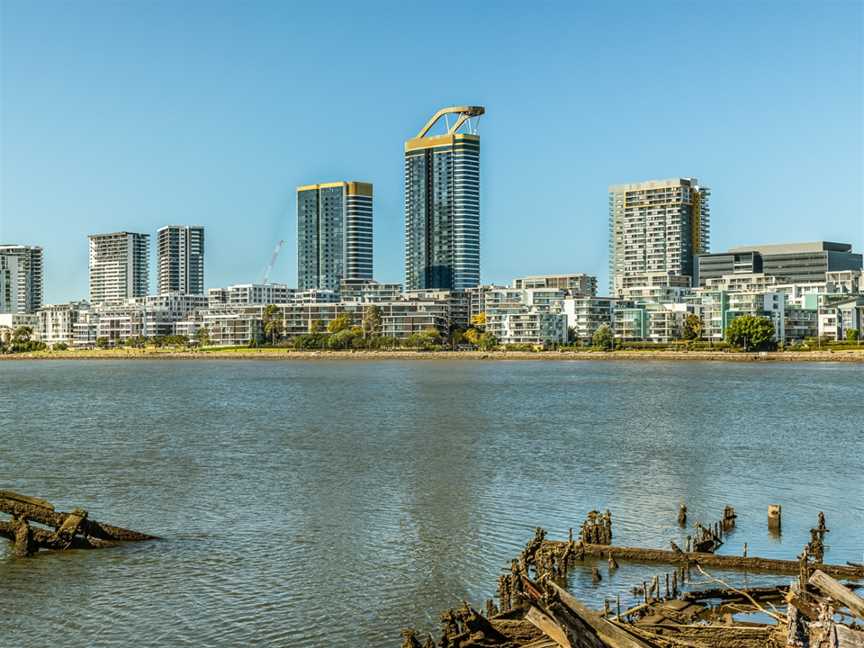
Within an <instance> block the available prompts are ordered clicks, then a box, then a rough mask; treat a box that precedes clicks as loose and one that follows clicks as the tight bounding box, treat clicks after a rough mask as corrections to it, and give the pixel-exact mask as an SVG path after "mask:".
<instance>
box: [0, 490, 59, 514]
mask: <svg viewBox="0 0 864 648" xmlns="http://www.w3.org/2000/svg"><path fill="white" fill-rule="evenodd" d="M0 499H10V500H15V501H18V502H23V503H24V504H32V505H33V506H40V507H42V508H47V509H48V510H49V511H53V510H54V505H53V504H52V503H51V502H49V501H48V500H44V499H42V498H41V497H30V496H29V495H22V494H21V493H16V492H15V491H10V490H0Z"/></svg>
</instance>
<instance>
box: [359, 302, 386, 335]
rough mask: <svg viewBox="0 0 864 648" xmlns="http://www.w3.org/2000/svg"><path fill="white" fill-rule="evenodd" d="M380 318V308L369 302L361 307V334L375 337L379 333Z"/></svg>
mask: <svg viewBox="0 0 864 648" xmlns="http://www.w3.org/2000/svg"><path fill="white" fill-rule="evenodd" d="M381 327H382V318H381V308H380V307H379V306H376V305H375V304H369V305H368V306H365V307H364V308H363V336H364V337H366V336H367V335H368V336H369V337H375V336H376V335H381Z"/></svg>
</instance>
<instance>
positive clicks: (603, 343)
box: [591, 324, 615, 351]
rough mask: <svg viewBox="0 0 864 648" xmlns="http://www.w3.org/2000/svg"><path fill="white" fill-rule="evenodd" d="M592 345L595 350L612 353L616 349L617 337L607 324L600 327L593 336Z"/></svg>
mask: <svg viewBox="0 0 864 648" xmlns="http://www.w3.org/2000/svg"><path fill="white" fill-rule="evenodd" d="M591 343H592V344H593V345H594V347H595V348H597V349H601V350H603V351H611V350H612V349H614V348H615V336H614V335H613V333H612V329H611V328H609V326H608V325H607V324H604V325H603V326H601V327H599V328H598V329H597V330H596V331H594V335H592V336H591Z"/></svg>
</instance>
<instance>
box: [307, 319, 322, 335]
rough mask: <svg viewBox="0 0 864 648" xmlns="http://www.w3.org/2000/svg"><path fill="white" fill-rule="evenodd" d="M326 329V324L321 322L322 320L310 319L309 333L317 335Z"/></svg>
mask: <svg viewBox="0 0 864 648" xmlns="http://www.w3.org/2000/svg"><path fill="white" fill-rule="evenodd" d="M323 331H324V325H323V324H322V323H321V320H317V319H315V320H309V333H310V334H311V335H315V334H317V333H322V332H323Z"/></svg>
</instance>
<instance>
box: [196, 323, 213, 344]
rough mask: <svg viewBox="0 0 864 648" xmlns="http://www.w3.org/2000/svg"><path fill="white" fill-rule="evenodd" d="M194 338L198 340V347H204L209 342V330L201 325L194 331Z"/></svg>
mask: <svg viewBox="0 0 864 648" xmlns="http://www.w3.org/2000/svg"><path fill="white" fill-rule="evenodd" d="M195 339H196V340H198V346H199V347H205V346H207V345H209V344H210V331H209V330H208V329H207V327H206V326H202V327H200V328H199V329H198V330H197V331H195Z"/></svg>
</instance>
